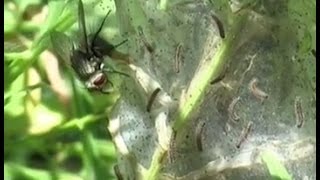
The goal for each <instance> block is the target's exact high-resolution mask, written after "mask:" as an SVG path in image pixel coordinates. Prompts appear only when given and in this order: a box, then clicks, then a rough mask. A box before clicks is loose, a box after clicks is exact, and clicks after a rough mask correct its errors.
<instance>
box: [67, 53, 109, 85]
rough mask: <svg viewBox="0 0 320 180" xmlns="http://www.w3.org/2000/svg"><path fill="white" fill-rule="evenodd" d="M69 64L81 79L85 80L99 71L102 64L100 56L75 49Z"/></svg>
mask: <svg viewBox="0 0 320 180" xmlns="http://www.w3.org/2000/svg"><path fill="white" fill-rule="evenodd" d="M71 66H72V68H73V69H74V71H75V72H76V74H77V75H78V76H79V78H80V79H81V80H83V81H87V80H90V79H91V78H92V76H95V75H96V74H97V73H98V72H99V71H101V70H102V68H103V66H104V64H103V59H102V58H98V57H95V56H94V55H91V54H87V53H84V52H82V51H80V50H75V51H74V52H73V54H72V56H71Z"/></svg>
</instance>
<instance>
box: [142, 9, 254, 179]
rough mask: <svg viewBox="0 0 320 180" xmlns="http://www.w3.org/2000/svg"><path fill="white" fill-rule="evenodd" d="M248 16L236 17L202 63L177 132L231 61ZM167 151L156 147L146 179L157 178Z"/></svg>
mask: <svg viewBox="0 0 320 180" xmlns="http://www.w3.org/2000/svg"><path fill="white" fill-rule="evenodd" d="M247 17H248V14H247V13H244V14H242V15H241V16H237V17H235V21H234V22H235V23H234V24H233V25H232V28H231V31H230V32H229V34H228V35H227V37H226V40H224V41H222V44H221V46H220V47H219V48H218V49H217V52H216V53H215V55H214V57H213V58H212V59H211V60H210V61H209V62H207V63H206V62H203V64H201V65H200V66H201V67H200V68H199V71H198V72H197V74H195V76H194V78H193V79H192V81H191V84H190V86H189V88H188V91H187V93H186V96H185V97H186V99H185V102H184V103H183V104H181V105H180V107H179V109H178V112H177V115H176V118H175V121H174V124H173V130H174V131H175V132H176V133H179V132H180V131H181V130H183V128H184V127H185V125H186V124H187V122H188V120H189V119H190V118H189V116H190V114H191V113H192V112H193V111H194V110H195V109H196V108H197V107H198V105H199V102H200V100H201V98H202V97H203V95H204V92H205V89H206V88H207V86H208V85H210V82H211V80H212V77H214V78H217V77H218V76H219V75H220V73H221V71H222V70H223V67H225V65H227V64H228V62H229V61H230V60H229V59H228V57H230V55H231V54H232V52H233V49H234V48H233V47H234V46H235V45H236V44H237V42H238V40H239V39H240V36H239V35H240V34H241V30H242V29H243V28H242V27H243V26H244V25H245V22H246V20H247ZM165 152H166V151H165V150H163V149H162V147H160V146H158V147H157V148H156V150H155V153H154V154H153V158H152V162H151V165H150V168H149V169H148V171H147V172H146V173H145V175H144V177H145V179H148V180H155V179H157V177H158V174H159V171H160V169H161V167H162V162H161V161H160V160H161V159H162V158H163V157H164V156H165Z"/></svg>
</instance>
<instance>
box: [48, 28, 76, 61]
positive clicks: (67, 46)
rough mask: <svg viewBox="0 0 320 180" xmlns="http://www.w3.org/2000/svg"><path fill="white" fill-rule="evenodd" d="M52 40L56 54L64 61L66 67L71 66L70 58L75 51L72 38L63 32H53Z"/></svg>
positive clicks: (51, 34)
mask: <svg viewBox="0 0 320 180" xmlns="http://www.w3.org/2000/svg"><path fill="white" fill-rule="evenodd" d="M50 39H51V44H52V48H53V51H54V53H55V54H56V55H57V56H59V58H60V59H62V60H63V61H64V63H65V65H70V64H71V62H70V57H71V55H72V51H73V44H72V42H71V40H70V38H69V37H68V36H67V35H66V34H64V33H62V32H58V31H52V32H51V33H50Z"/></svg>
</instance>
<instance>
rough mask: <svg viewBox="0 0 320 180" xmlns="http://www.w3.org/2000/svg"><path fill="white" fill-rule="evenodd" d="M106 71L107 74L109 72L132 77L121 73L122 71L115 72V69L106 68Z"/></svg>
mask: <svg viewBox="0 0 320 180" xmlns="http://www.w3.org/2000/svg"><path fill="white" fill-rule="evenodd" d="M104 71H105V72H109V73H117V74H120V75H123V76H127V77H130V76H129V74H127V73H124V72H120V71H117V70H114V69H111V68H104Z"/></svg>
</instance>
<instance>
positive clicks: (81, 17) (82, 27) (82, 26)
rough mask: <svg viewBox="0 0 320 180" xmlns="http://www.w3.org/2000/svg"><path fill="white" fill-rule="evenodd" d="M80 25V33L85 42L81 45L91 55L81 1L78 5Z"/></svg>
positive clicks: (80, 0)
mask: <svg viewBox="0 0 320 180" xmlns="http://www.w3.org/2000/svg"><path fill="white" fill-rule="evenodd" d="M78 23H79V31H80V34H81V36H82V37H81V40H82V41H84V42H82V43H81V45H83V46H84V50H85V52H86V53H87V54H88V53H90V50H89V45H88V37H87V30H86V21H85V17H84V9H83V3H82V0H79V3H78Z"/></svg>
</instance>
